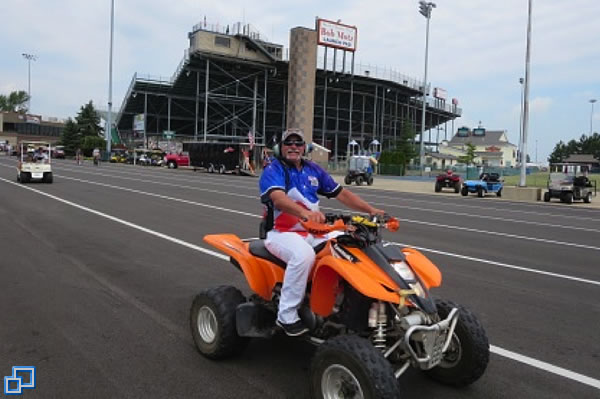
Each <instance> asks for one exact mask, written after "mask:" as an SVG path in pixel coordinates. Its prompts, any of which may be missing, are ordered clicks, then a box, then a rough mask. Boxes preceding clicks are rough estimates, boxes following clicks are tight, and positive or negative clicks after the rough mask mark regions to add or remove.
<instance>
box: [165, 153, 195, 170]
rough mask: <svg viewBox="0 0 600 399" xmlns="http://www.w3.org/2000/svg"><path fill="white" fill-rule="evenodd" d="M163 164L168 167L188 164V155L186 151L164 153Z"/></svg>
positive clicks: (173, 167)
mask: <svg viewBox="0 0 600 399" xmlns="http://www.w3.org/2000/svg"><path fill="white" fill-rule="evenodd" d="M165 164H166V165H167V167H168V168H169V169H175V168H177V167H179V166H190V156H189V154H188V153H187V152H180V153H171V154H167V155H165Z"/></svg>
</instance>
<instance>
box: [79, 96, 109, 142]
mask: <svg viewBox="0 0 600 399" xmlns="http://www.w3.org/2000/svg"><path fill="white" fill-rule="evenodd" d="M75 120H76V121H77V127H78V128H79V132H80V133H81V135H82V136H83V137H86V136H93V137H102V132H103V131H104V128H102V126H100V115H98V112H96V109H95V108H94V104H93V103H92V100H90V102H89V103H87V104H86V105H82V106H81V109H80V110H79V113H78V114H77V116H76V117H75Z"/></svg>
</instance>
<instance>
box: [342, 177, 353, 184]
mask: <svg viewBox="0 0 600 399" xmlns="http://www.w3.org/2000/svg"><path fill="white" fill-rule="evenodd" d="M344 183H345V184H352V178H351V177H350V176H346V177H344Z"/></svg>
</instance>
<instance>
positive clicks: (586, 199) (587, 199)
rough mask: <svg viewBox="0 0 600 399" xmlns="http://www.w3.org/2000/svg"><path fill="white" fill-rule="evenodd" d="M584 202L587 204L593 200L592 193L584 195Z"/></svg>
mask: <svg viewBox="0 0 600 399" xmlns="http://www.w3.org/2000/svg"><path fill="white" fill-rule="evenodd" d="M583 202H585V203H586V204H589V203H590V202H592V193H587V195H586V196H585V197H583Z"/></svg>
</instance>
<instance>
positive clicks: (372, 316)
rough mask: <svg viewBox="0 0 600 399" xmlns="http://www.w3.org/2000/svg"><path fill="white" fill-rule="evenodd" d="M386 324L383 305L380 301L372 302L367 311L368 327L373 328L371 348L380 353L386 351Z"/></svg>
mask: <svg viewBox="0 0 600 399" xmlns="http://www.w3.org/2000/svg"><path fill="white" fill-rule="evenodd" d="M386 324H387V314H386V312H385V303H383V302H381V301H379V302H373V304H372V305H371V309H370V310H369V327H373V328H375V335H373V346H374V347H376V348H378V349H380V350H381V351H385V349H386V335H385V331H386Z"/></svg>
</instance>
